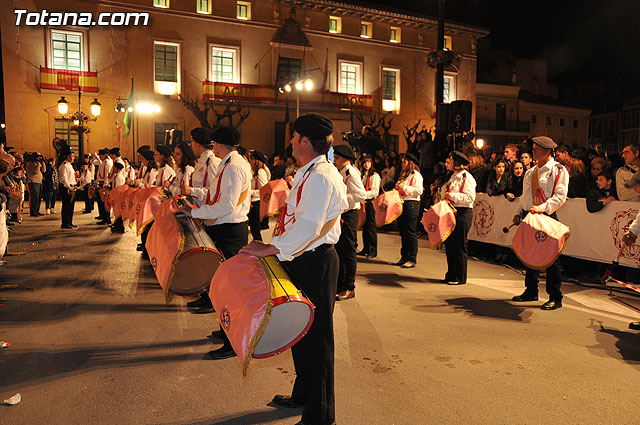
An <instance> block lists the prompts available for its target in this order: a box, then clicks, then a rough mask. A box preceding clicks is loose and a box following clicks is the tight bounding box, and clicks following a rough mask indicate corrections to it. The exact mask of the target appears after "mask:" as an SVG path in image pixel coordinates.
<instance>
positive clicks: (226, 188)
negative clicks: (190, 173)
mask: <svg viewBox="0 0 640 425" xmlns="http://www.w3.org/2000/svg"><path fill="white" fill-rule="evenodd" d="M218 180H220V189H219V193H218ZM250 189H251V166H250V165H249V163H248V162H247V160H246V159H244V158H243V157H242V156H241V155H240V154H239V153H238V152H237V151H231V152H230V153H229V154H228V155H227V156H225V157H224V158H222V162H220V169H219V170H218V175H217V176H216V177H215V179H214V180H213V183H212V184H211V186H209V194H208V195H207V196H206V197H205V203H204V204H202V205H201V206H200V207H199V208H195V209H193V210H192V211H191V213H192V215H193V217H194V218H200V219H203V220H215V223H213V224H215V225H218V224H227V223H242V222H245V221H247V214H249V209H250V208H251V194H250V193H249V190H250ZM243 194H244V195H243ZM216 195H217V196H216ZM241 196H244V199H243V200H242V202H239V201H240V198H241ZM216 198H217V199H216ZM207 201H208V202H207Z"/></svg>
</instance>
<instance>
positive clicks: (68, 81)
mask: <svg viewBox="0 0 640 425" xmlns="http://www.w3.org/2000/svg"><path fill="white" fill-rule="evenodd" d="M40 88H42V89H53V90H73V91H76V90H78V89H80V90H82V91H85V92H97V91H98V73H97V72H91V71H69V70H66V69H53V68H45V67H43V66H41V67H40Z"/></svg>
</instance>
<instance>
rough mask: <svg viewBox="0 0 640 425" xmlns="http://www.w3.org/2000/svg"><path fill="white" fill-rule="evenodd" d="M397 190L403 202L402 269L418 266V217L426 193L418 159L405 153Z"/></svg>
mask: <svg viewBox="0 0 640 425" xmlns="http://www.w3.org/2000/svg"><path fill="white" fill-rule="evenodd" d="M395 188H396V189H397V190H398V192H400V196H401V197H402V200H403V205H402V215H401V216H400V218H398V227H399V229H400V238H401V243H402V247H401V249H400V260H399V261H398V262H397V263H396V265H397V266H400V267H402V268H412V267H415V266H416V261H417V257H418V232H417V230H416V227H417V225H418V215H419V213H420V195H422V192H423V191H424V188H423V187H422V175H421V174H420V171H419V168H418V158H416V157H415V156H414V155H413V154H410V153H405V154H404V156H403V158H402V171H401V172H400V177H399V179H398V182H397V183H396V186H395Z"/></svg>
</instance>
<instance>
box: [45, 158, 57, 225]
mask: <svg viewBox="0 0 640 425" xmlns="http://www.w3.org/2000/svg"><path fill="white" fill-rule="evenodd" d="M59 182H60V179H59V178H58V170H57V168H56V166H55V160H54V159H53V158H49V160H48V161H47V168H46V170H45V172H44V177H43V180H42V198H43V199H44V207H45V208H46V212H47V214H55V213H56V210H55V209H54V207H55V205H56V198H57V197H58V183H59Z"/></svg>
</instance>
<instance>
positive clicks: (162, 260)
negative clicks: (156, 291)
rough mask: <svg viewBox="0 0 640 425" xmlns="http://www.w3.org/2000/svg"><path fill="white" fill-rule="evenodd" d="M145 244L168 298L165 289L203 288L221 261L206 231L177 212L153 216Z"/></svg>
mask: <svg viewBox="0 0 640 425" xmlns="http://www.w3.org/2000/svg"><path fill="white" fill-rule="evenodd" d="M165 202H172V201H171V200H167V201H165ZM146 248H147V252H148V253H149V259H150V260H151V265H152V266H153V269H154V271H155V272H156V277H157V278H158V282H159V283H160V286H162V288H163V289H164V291H165V295H166V296H167V299H168V300H170V298H171V297H170V295H169V294H168V292H171V293H173V294H176V295H181V296H190V295H199V294H201V293H202V292H204V291H205V290H206V289H207V288H208V287H209V286H210V285H211V279H212V278H213V275H214V274H215V272H216V270H217V269H218V267H219V266H220V264H221V263H222V261H224V257H223V256H222V254H221V253H220V252H219V251H218V250H217V249H216V247H215V244H214V243H213V241H212V240H211V238H210V237H209V235H208V234H207V232H205V230H204V229H203V228H202V227H198V226H196V225H195V224H194V223H193V220H192V219H191V217H189V216H188V215H186V214H184V213H181V212H178V213H170V214H165V215H162V216H160V217H156V220H155V222H154V224H153V226H151V230H150V231H149V236H148V238H147V244H146Z"/></svg>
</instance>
